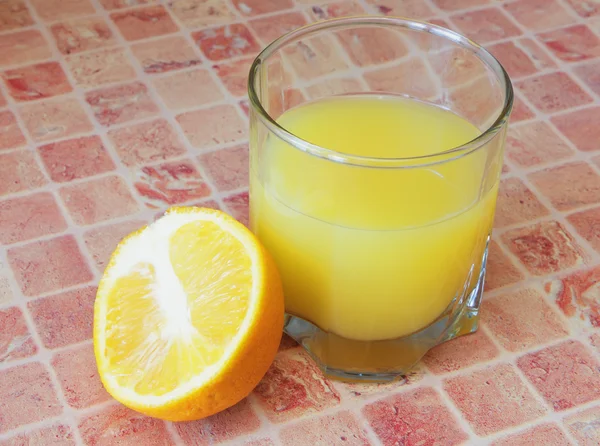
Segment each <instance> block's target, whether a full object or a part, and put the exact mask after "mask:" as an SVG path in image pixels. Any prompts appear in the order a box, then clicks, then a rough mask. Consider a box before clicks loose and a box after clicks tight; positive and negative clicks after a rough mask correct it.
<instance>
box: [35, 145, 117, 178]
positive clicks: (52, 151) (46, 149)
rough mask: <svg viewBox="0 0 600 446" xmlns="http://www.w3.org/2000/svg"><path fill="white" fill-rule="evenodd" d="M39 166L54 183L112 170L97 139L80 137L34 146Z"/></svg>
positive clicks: (106, 155)
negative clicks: (40, 162)
mask: <svg viewBox="0 0 600 446" xmlns="http://www.w3.org/2000/svg"><path fill="white" fill-rule="evenodd" d="M38 152H39V154H40V158H41V159H42V163H43V164H44V166H45V167H46V170H47V171H48V173H49V174H50V178H52V180H53V181H56V182H57V183H64V182H67V181H71V180H75V179H79V178H85V177H89V176H93V175H98V174H101V173H104V172H109V171H111V170H114V169H115V164H114V163H113V161H112V159H111V158H110V155H109V154H108V153H107V152H106V149H105V148H104V145H103V144H102V141H101V140H100V137H98V136H83V137H81V138H75V139H67V140H64V141H60V142H55V143H50V144H46V145H45V146H41V147H38Z"/></svg>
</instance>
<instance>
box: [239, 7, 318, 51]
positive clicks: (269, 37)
mask: <svg viewBox="0 0 600 446" xmlns="http://www.w3.org/2000/svg"><path fill="white" fill-rule="evenodd" d="M249 25H250V28H252V30H253V31H254V33H255V34H256V35H257V36H258V38H259V39H260V40H261V41H262V42H263V43H264V44H268V43H271V42H272V41H273V40H275V39H277V38H278V37H279V36H282V35H284V34H286V33H288V32H290V31H293V30H294V29H296V28H300V27H301V26H304V25H306V19H305V18H304V16H303V15H302V14H301V13H299V12H284V13H281V14H276V15H272V16H268V17H264V18H257V19H253V20H250V22H249Z"/></svg>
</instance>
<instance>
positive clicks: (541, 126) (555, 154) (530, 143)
mask: <svg viewBox="0 0 600 446" xmlns="http://www.w3.org/2000/svg"><path fill="white" fill-rule="evenodd" d="M505 149H506V157H507V158H508V159H510V160H511V161H512V162H514V163H515V164H517V165H519V166H521V167H525V168H527V167H534V166H538V165H540V164H545V163H549V162H553V161H559V160H561V159H565V158H568V157H570V156H571V155H573V153H574V152H573V150H572V149H571V148H569V146H568V145H567V143H566V142H565V141H563V140H562V139H561V137H560V135H559V134H558V133H557V132H556V130H554V128H553V127H552V126H550V125H548V124H547V123H545V122H537V121H536V122H527V123H523V124H520V125H512V126H509V127H508V136H507V138H506V148H505Z"/></svg>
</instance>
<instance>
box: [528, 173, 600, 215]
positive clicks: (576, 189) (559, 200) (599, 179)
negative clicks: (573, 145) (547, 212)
mask: <svg viewBox="0 0 600 446" xmlns="http://www.w3.org/2000/svg"><path fill="white" fill-rule="evenodd" d="M529 178H530V179H531V181H532V182H533V184H534V185H535V186H536V187H537V189H538V190H539V191H540V192H541V193H542V194H543V195H545V196H546V197H547V198H548V199H549V200H550V202H551V203H552V204H553V205H554V206H555V207H556V208H557V209H558V210H559V211H568V210H572V209H576V208H578V207H581V206H584V205H589V204H595V203H598V202H600V175H598V174H597V173H596V172H595V171H594V170H593V169H592V167H591V166H590V165H589V164H587V163H585V162H583V161H581V162H574V163H570V164H563V165H561V166H558V167H552V168H549V169H545V170H542V171H539V172H535V173H532V174H530V175H529ZM559 185H560V187H559Z"/></svg>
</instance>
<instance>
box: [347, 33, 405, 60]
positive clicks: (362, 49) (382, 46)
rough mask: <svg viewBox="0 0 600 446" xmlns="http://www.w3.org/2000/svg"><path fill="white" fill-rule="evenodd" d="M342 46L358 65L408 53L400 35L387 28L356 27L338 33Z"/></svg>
mask: <svg viewBox="0 0 600 446" xmlns="http://www.w3.org/2000/svg"><path fill="white" fill-rule="evenodd" d="M338 37H339V39H340V41H341V43H342V46H343V47H344V49H345V50H346V52H347V53H348V55H349V56H350V59H351V60H352V62H353V63H354V64H356V65H358V66H359V67H364V66H369V65H376V64H381V63H387V62H392V61H394V60H397V59H400V58H402V57H404V56H405V55H406V54H408V49H407V47H406V45H405V44H404V42H405V41H404V40H402V36H401V35H400V34H399V33H397V32H394V31H392V30H389V29H387V28H356V29H351V30H343V31H340V32H339V33H338Z"/></svg>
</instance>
